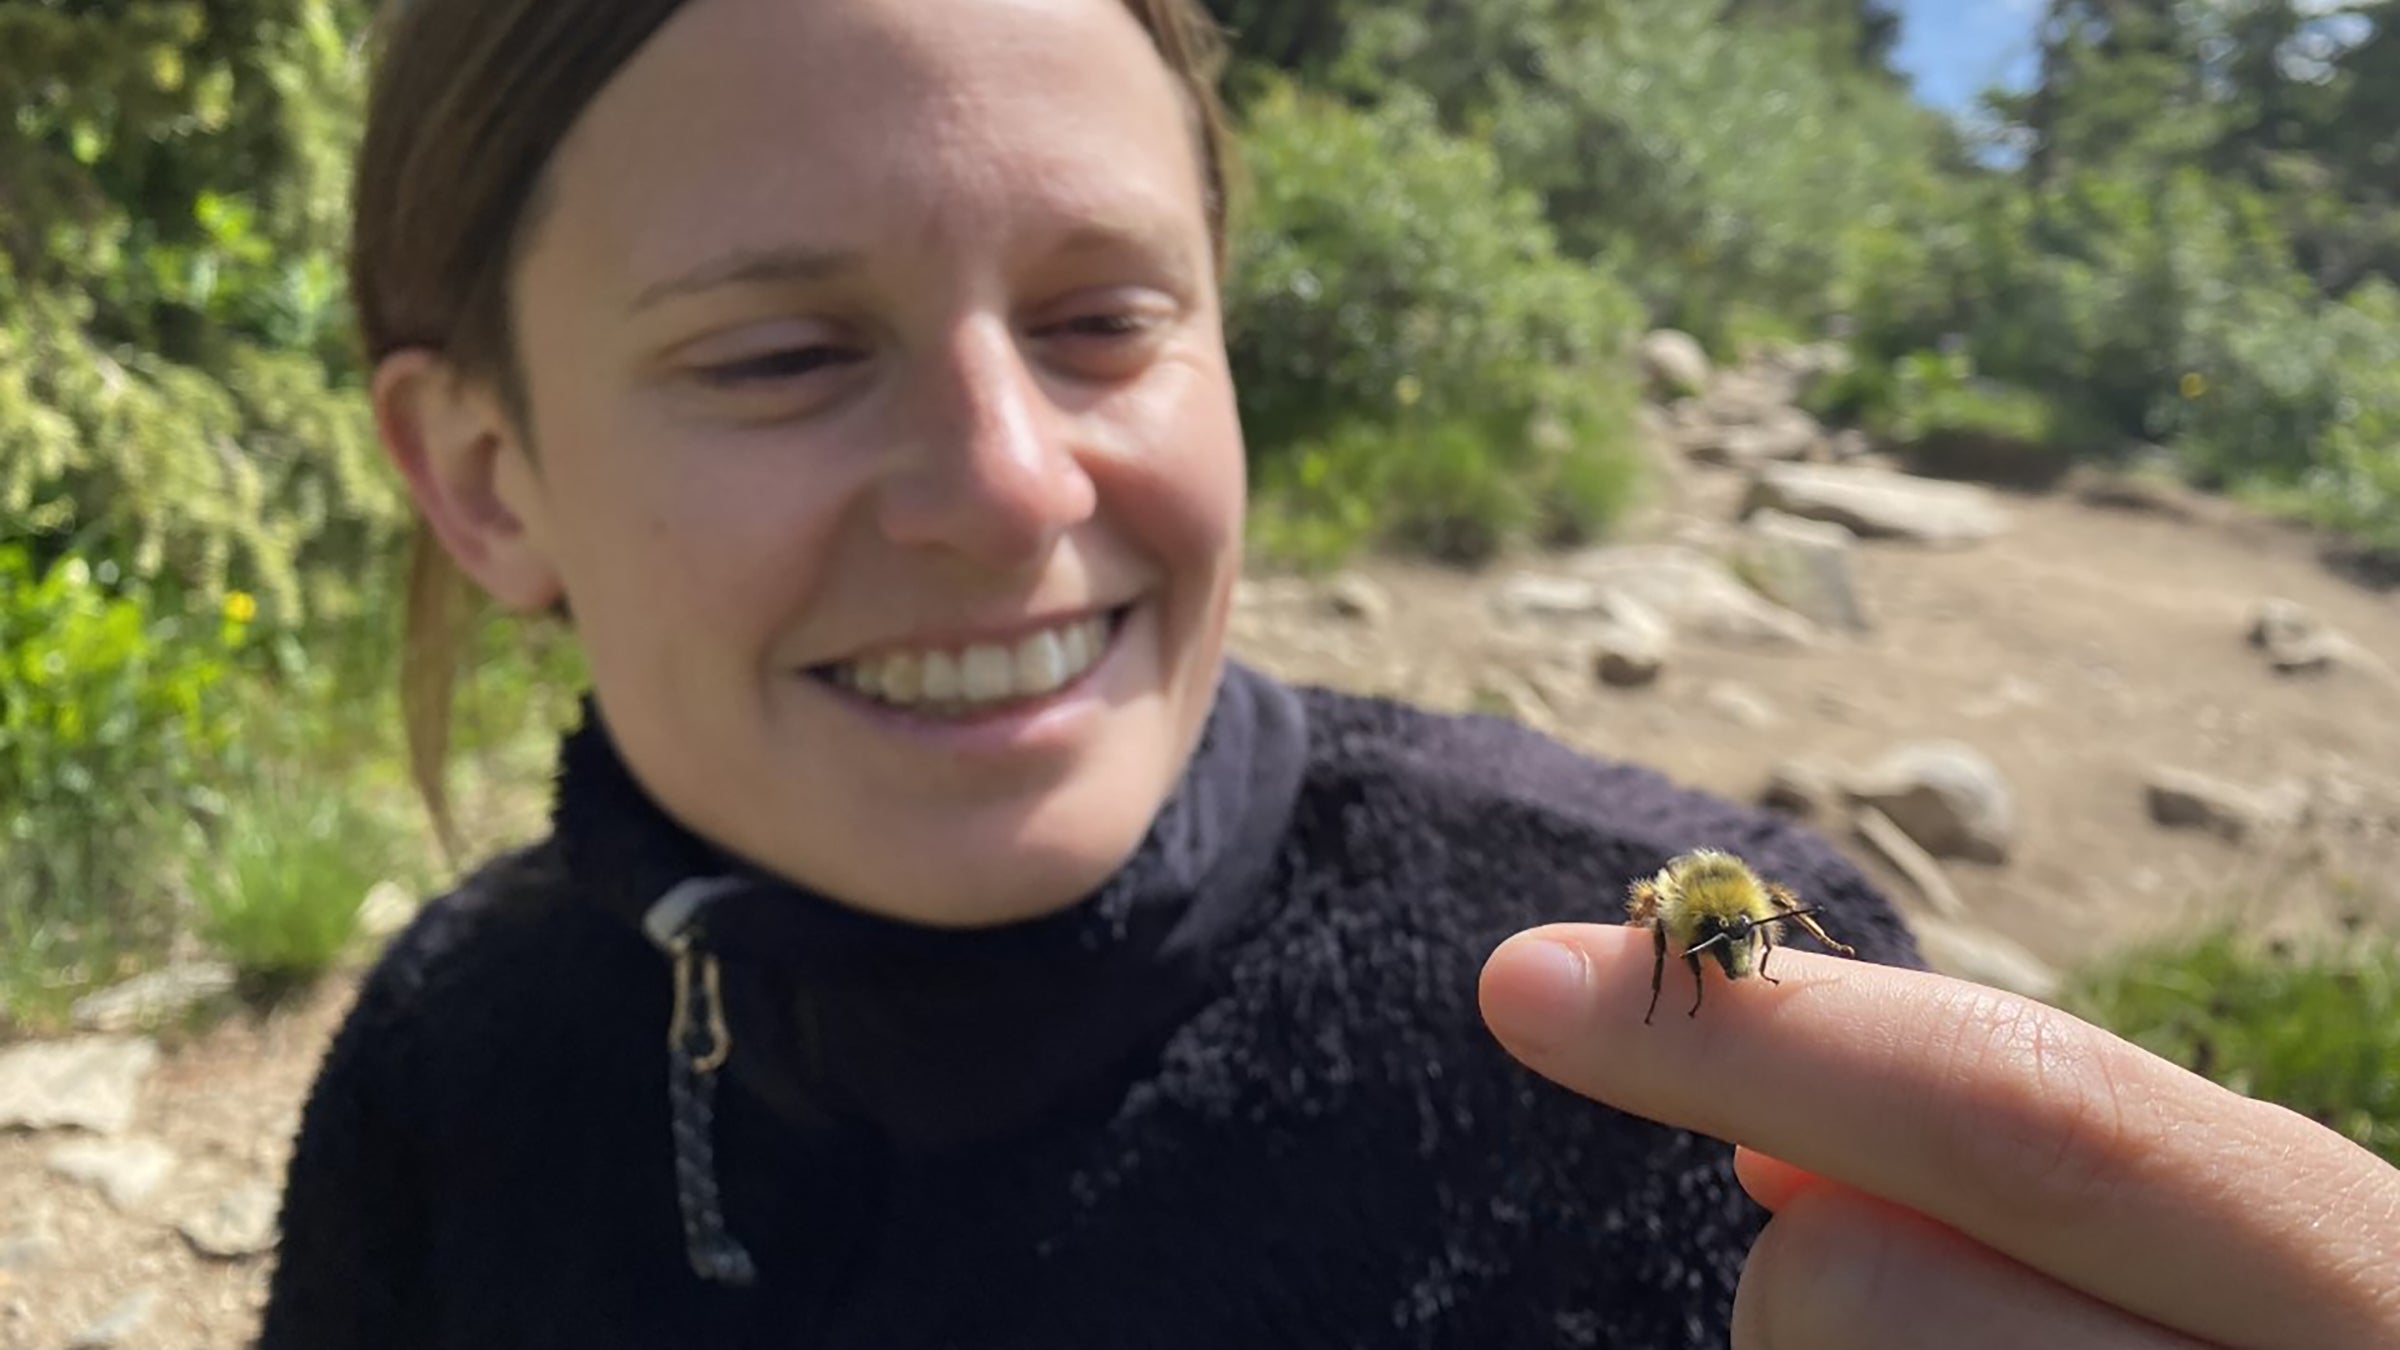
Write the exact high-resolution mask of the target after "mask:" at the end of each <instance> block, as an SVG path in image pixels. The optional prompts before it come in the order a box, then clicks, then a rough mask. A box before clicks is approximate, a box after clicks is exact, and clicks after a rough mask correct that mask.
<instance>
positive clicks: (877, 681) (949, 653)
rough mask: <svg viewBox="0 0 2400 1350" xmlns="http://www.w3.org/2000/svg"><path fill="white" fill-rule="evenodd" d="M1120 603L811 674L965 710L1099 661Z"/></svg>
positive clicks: (981, 708)
mask: <svg viewBox="0 0 2400 1350" xmlns="http://www.w3.org/2000/svg"><path fill="white" fill-rule="evenodd" d="M1132 609H1133V607H1132V606H1131V605H1124V606H1120V607H1118V608H1116V609H1113V610H1109V611H1106V612H1105V613H1101V614H1095V615H1092V616H1090V617H1087V618H1082V619H1077V620H1074V621H1072V622H1068V623H1062V624H1057V625H1054V626H1052V627H1049V628H1045V629H1042V630H1040V631H1039V632H1036V633H1032V634H1029V635H1027V636H1026V637H1023V638H1020V639H1018V640H1017V641H1015V642H1011V643H1005V644H1002V643H975V644H971V645H969V646H965V647H959V648H954V649H948V650H940V649H929V650H923V651H909V652H892V653H888V654H885V655H882V656H874V657H868V658H866V659H864V660H860V661H837V662H833V663H831V664H829V665H822V666H814V667H811V668H810V669H809V671H808V673H809V675H811V676H812V677H814V678H816V679H820V680H823V681H825V682H826V683H828V684H832V685H835V686H838V687H839V688H842V689H845V690H848V691H849V692H850V693H852V694H855V695H858V696H859V697H861V698H865V699H867V700H869V701H871V702H875V703H879V704H882V705H884V706H886V707H892V708H905V709H907V710H908V711H910V712H912V713H922V714H927V715H932V716H943V717H963V716H969V715H972V714H975V713H980V712H987V711H991V710H993V709H997V708H1003V707H1006V706H1008V705H1010V704H1016V703H1025V702H1030V701H1032V700H1034V699H1039V698H1043V697H1045V696H1047V695H1050V694H1054V693H1056V692H1058V691H1059V690H1061V689H1064V688H1065V687H1067V686H1068V685H1070V684H1073V683H1074V682H1075V681H1076V680H1078V679H1081V678H1082V677H1083V675H1084V674H1085V673H1086V672H1088V671H1089V670H1091V669H1092V667H1094V666H1096V665H1098V664H1100V658H1101V657H1102V656H1104V655H1106V654H1107V652H1108V645H1109V643H1110V641H1111V640H1112V639H1113V638H1114V637H1115V635H1116V633H1117V630H1118V629H1119V628H1121V627H1122V626H1123V624H1124V621H1125V616H1126V615H1127V614H1129V613H1131V612H1132Z"/></svg>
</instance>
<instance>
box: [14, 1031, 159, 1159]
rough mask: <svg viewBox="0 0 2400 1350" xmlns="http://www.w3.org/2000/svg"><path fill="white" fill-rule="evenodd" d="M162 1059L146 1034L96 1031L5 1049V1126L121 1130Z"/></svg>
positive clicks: (37, 1128) (115, 1132)
mask: <svg viewBox="0 0 2400 1350" xmlns="http://www.w3.org/2000/svg"><path fill="white" fill-rule="evenodd" d="M157 1063H158V1047H157V1046H156V1045H155V1044H153V1043H152V1042H150V1041H148V1040H145V1039H126V1038H123V1037H115V1036H91V1037H85V1038H83V1039H80V1040H72V1041H44V1042H36V1043H34V1044H31V1045H20V1046H17V1047H16V1048H14V1049H11V1050H7V1051H0V1129H29V1130H53V1129H60V1128H78V1129H86V1130H92V1131H94V1132H96V1133H99V1134H112V1135H113V1134H121V1133H123V1132H124V1131H125V1129H126V1127H128V1126H130V1125H132V1124H133V1113H134V1104H135V1100H136V1098H137V1097H138V1096H139V1094H140V1092H141V1087H142V1082H143V1080H144V1079H146V1078H148V1077H149V1075H150V1070H151V1068H152V1067H154V1066H155V1065H156V1064H157Z"/></svg>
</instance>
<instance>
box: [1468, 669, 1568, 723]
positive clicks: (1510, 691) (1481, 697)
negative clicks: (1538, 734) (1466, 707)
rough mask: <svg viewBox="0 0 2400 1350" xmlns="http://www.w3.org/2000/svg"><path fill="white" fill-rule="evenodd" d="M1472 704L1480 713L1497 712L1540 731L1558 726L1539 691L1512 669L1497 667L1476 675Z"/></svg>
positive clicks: (1556, 719)
mask: <svg viewBox="0 0 2400 1350" xmlns="http://www.w3.org/2000/svg"><path fill="white" fill-rule="evenodd" d="M1472 703H1473V706H1474V707H1475V709H1476V710H1477V711H1479V712H1489V713H1494V714H1497V715H1498V716H1501V717H1506V718H1508V719H1510V720H1511V721H1515V722H1520V723H1523V724H1524V725H1526V726H1529V727H1532V728H1534V729H1536V730H1538V731H1552V730H1555V729H1556V728H1557V725H1558V718H1557V717H1556V716H1555V715H1554V714H1553V713H1552V712H1551V709H1550V705H1549V704H1548V703H1546V702H1544V701H1543V700H1542V696H1541V694H1540V692H1539V691H1537V690H1536V689H1535V688H1534V687H1533V685H1532V684H1531V683H1530V682H1528V681H1527V680H1526V679H1525V678H1524V677H1522V676H1520V675H1518V674H1517V673H1516V672H1515V671H1512V670H1504V669H1500V668H1497V667H1494V668H1491V669H1487V670H1485V671H1483V672H1482V673H1481V674H1480V675H1478V676H1476V677H1475V693H1474V697H1473V700H1472Z"/></svg>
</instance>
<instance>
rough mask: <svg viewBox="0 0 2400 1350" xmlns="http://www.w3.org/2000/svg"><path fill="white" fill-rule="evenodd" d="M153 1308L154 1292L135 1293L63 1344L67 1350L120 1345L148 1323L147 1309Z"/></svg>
mask: <svg viewBox="0 0 2400 1350" xmlns="http://www.w3.org/2000/svg"><path fill="white" fill-rule="evenodd" d="M157 1305H158V1290H156V1289H139V1290H136V1291H134V1293H133V1294H132V1295H131V1296H129V1297H127V1298H126V1299H125V1300H124V1301H123V1302H121V1303H119V1304H117V1306H116V1307H114V1308H111V1309H109V1310H108V1312H107V1313H106V1314H105V1315H104V1316H102V1317H101V1319H100V1320H99V1321H97V1322H94V1323H92V1324H91V1325H90V1326H88V1327H85V1328H84V1329H83V1330H82V1331H80V1332H78V1333H76V1336H75V1339H73V1340H71V1341H69V1342H67V1350H110V1348H111V1347H113V1346H119V1345H123V1344H124V1343H125V1341H126V1339H127V1338H128V1337H130V1336H132V1335H133V1334H134V1333H135V1332H137V1331H140V1330H141V1329H142V1325H143V1324H144V1323H146V1322H148V1321H149V1320H150V1310H151V1309H152V1308H154V1307H156V1306H157Z"/></svg>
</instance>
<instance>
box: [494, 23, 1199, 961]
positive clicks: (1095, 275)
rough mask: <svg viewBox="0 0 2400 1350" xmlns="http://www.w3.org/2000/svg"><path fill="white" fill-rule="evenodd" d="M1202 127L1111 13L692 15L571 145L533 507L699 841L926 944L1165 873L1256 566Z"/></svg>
mask: <svg viewBox="0 0 2400 1350" xmlns="http://www.w3.org/2000/svg"><path fill="white" fill-rule="evenodd" d="M1193 128H1194V124H1193V121H1192V119H1191V116H1190V114H1189V112H1188V110H1187V108H1186V107H1185V105H1184V103H1183V101H1182V99H1181V98H1180V97H1179V95H1178V92H1177V88H1176V86H1175V83H1174V81H1173V79H1172V77H1171V76H1170V75H1169V73H1168V71H1167V69H1166V67H1165V66H1164V64H1163V63H1162V61H1161V60H1160V58H1159V57H1158V55H1157V54H1156V51H1155V49H1154V48H1153V47H1152V45H1151V43H1150V40H1149V38H1148V36H1147V35H1146V34H1145V33H1144V32H1143V31H1142V29H1141V27H1140V26H1139V24H1138V23H1137V22H1136V21H1135V20H1134V18H1133V17H1132V16H1131V15H1130V14H1129V13H1128V12H1127V11H1126V10H1125V9H1124V7H1123V6H1122V5H1121V4H1120V3H1118V0H697V2H696V3H693V4H691V5H690V6H689V7H687V8H686V9H684V10H683V11H682V12H681V13H679V14H678V15H677V16H676V17H675V18H674V19H672V20H671V21H669V22H668V24H667V25H666V26H665V27H664V28H662V29H661V30H660V32H659V33H658V35H657V36H656V37H655V38H654V39H653V40H652V41H651V42H650V43H649V45H648V46H647V47H645V48H644V49H643V50H642V51H641V52H640V53H639V54H638V55H637V56H636V57H635V58H634V59H633V60H632V61H631V62H630V63H629V64H628V65H627V66H626V67H625V69H624V70H623V71H622V72H621V73H620V74H619V76H618V77H617V78H616V79H615V80H614V81H613V82H612V83H611V84H610V85H609V86H608V87H607V88H606V89H605V90H604V91H603V92H602V94H601V95H600V96H599V98H598V99H597V100H596V101H595V102H594V103H593V104H592V106H591V107H590V108H589V109H588V110H587V112H586V113H585V115H584V116H583V117H582V119H581V120H580V121H579V122H578V123H577V125H576V128H575V130H574V131H573V133H572V134H571V135H570V136H569V137H568V139H567V141H566V142H565V144H564V145H563V146H562V147H561V149H560V151H559V153H558V155H557V156H556V158H555V160H554V161H553V163H552V165H551V169H550V182H549V191H547V192H546V194H544V197H543V201H542V205H541V206H540V208H539V215H538V217H537V218H535V219H534V220H532V221H531V223H530V231H531V233H530V234H529V235H528V245H527V250H526V253H525V256H524V258H523V261H522V263H521V265H520V267H519V270H518V272H517V274H516V283H517V288H516V310H515V322H516V336H517V342H518V349H519V352H520V354H521V360H522V364H523V370H524V375H525V381H526V395H527V403H528V407H529V421H530V432H531V438H532V442H533V454H532V457H531V459H530V461H529V467H528V468H526V469H525V470H524V471H523V472H522V473H521V474H519V475H518V476H517V477H516V479H515V486H514V487H513V488H512V489H510V491H511V492H512V493H513V495H514V496H515V497H516V498H518V499H519V500H517V501H515V502H512V503H511V509H512V510H513V512H514V514H515V515H516V516H517V517H518V518H519V519H521V521H522V524H523V534H524V538H525V540H526V546H527V548H528V549H529V550H531V551H532V552H533V553H535V554H538V556H539V559H540V562H541V565H542V566H544V567H546V568H548V569H549V573H548V575H549V577H550V578H551V579H552V580H553V581H554V583H555V588H556V592H557V593H558V594H561V595H563V596H564V598H565V599H566V601H567V602H568V604H569V605H570V606H571V608H572V611H573V613H574V617H575V625H576V628H577V630H578V632H579V634H580V637H581V639H582V641H583V643H584V645H585V647H586V649H587V652H588V656H589V661H590V666H591V669H592V673H593V677H594V681H595V685H596V690H597V694H598V698H599V701H600V704H601V706H602V708H603V711H604V713H605V715H606V717H607V719H608V723H609V725H610V727H611V729H612V730H613V732H614V733H615V735H616V737H617V738H618V740H619V742H620V744H621V746H622V749H623V751H624V754H625V756H626V758H627V760H628V762H629V764H630V765H631V767H632V769H633V771H634V773H635V774H636V775H637V776H638V777H639V778H640V780H641V781H642V782H643V783H644V784H645V785H646V786H647V788H648V789H649V790H650V791H651V792H652V793H653V794H654V795H655V796H656V797H657V799H658V800H659V801H660V802H661V803H663V804H664V805H665V807H666V808H667V809H668V810H669V811H670V812H671V813H672V814H674V815H675V816H677V817H678V818H680V819H681V820H682V821H683V822H684V823H685V824H687V825H688V826H689V827H691V828H693V829H694V830H696V831H698V832H699V833H701V834H703V835H705V836H707V837H709V838H711V839H713V840H715V841H716V842H718V843H719V844H721V845H724V846H726V847H729V848H731V849H733V850H734V851H736V852H738V853H741V854H743V855H746V856H748V857H750V858H752V859H754V860H756V861H758V862H760V863H763V864H765V865H767V866H769V867H771V868H773V869H775V870H777V871H779V872H782V873H784V874H786V875H788V876H790V877H792V878H794V879H796V880H799V881H801V882H804V883H807V884H809V885H812V886H815V887H818V888H820V889H822V890H824V891H825V892H827V893H829V894H831V895H834V896H836V897H839V898H841V899H843V900H845V901H847V902H849V903H851V904H854V905H856V906H859V907H862V908H866V909H870V910H874V911H878V912H881V913H885V914H889V915H893V916H897V917H902V918H907V919H912V920H917V921H921V922H927V923H933V924H941V925H977V924H987V923H995V922H1001V921H1006V920H1010V919H1016V918H1022V917H1027V916H1030V915H1034V914H1038V913H1042V912H1045V911H1049V910H1054V909H1057V908H1060V907H1062V906H1064V905H1066V904H1069V903H1071V902H1073V901H1074V900H1076V899H1077V898H1079V897H1081V896H1082V895H1084V894H1086V893H1087V892H1088V891H1089V890H1091V889H1092V888H1093V887H1095V886H1096V885H1098V884H1099V883H1100V882H1101V881H1102V880H1103V879H1104V878H1105V877H1106V875H1107V874H1108V873H1109V872H1110V871H1112V870H1113V869H1114V868H1115V867H1116V866H1118V865H1119V864H1120V863H1121V862H1122V861H1123V860H1124V859H1125V857H1126V856H1127V855H1128V854H1129V853H1131V851H1132V850H1133V849H1134V848H1135V846H1136V845H1137V844H1138V843H1139V842H1140V839H1141V837H1142V835H1143V832H1144V831H1145V830H1146V829H1147V828H1148V826H1149V823H1150V821H1151V818H1152V816H1153V815H1154V814H1155V812H1156V811H1157V809H1158V807H1159V805H1160V803H1161V802H1162V801H1163V800H1164V798H1165V796H1166V794H1167V793H1168V792H1169V791H1170V789H1171V787H1172V785H1173V783H1174V781H1175V779H1176V777H1177V776H1178V774H1179V773H1180V771H1181V769H1182V766H1183V764H1184V762H1185V760H1186V758H1187V756H1188V754H1189V753H1190V749H1191V747H1192V745H1193V743H1194V741H1195V740H1196V738H1197V735H1198V733H1199V729H1200V726H1201V724H1202V722H1203V720H1204V718H1205V716H1206V714H1207V710H1208V707H1209V704H1210V702H1211V700H1212V698H1213V697H1214V694H1215V690H1216V682H1217V676H1218V670H1219V662H1220V657H1221V654H1222V649H1223V635H1224V626H1225V616H1226V609H1227V606H1228V604H1229V602H1230V596H1231V590H1232V585H1233V580H1234V576H1235V572H1236V569H1237V562H1238V559H1239V556H1240V539H1241V517H1242V495H1243V473H1242V461H1243V456H1242V443H1241V433H1240V428H1239V425H1238V423H1237V420H1236V416H1235V411H1234V398H1233V390H1232V386H1231V383H1230V380H1229V378H1228V374H1227V369H1226V359H1225V352H1224V345H1223V338H1222V325H1221V322H1220V317H1219V313H1218V309H1217V291H1216V277H1215V274H1214V267H1213V261H1212V249H1211V241H1210V234H1209V228H1208V217H1207V212H1206V210H1205V206H1204V200H1203V186H1202V171H1201V168H1200V163H1199V154H1198V149H1197V144H1196V140H1195V135H1194V129H1193ZM504 453H505V452H504ZM503 477H504V479H505V477H506V476H505V475H504V476H503Z"/></svg>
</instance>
